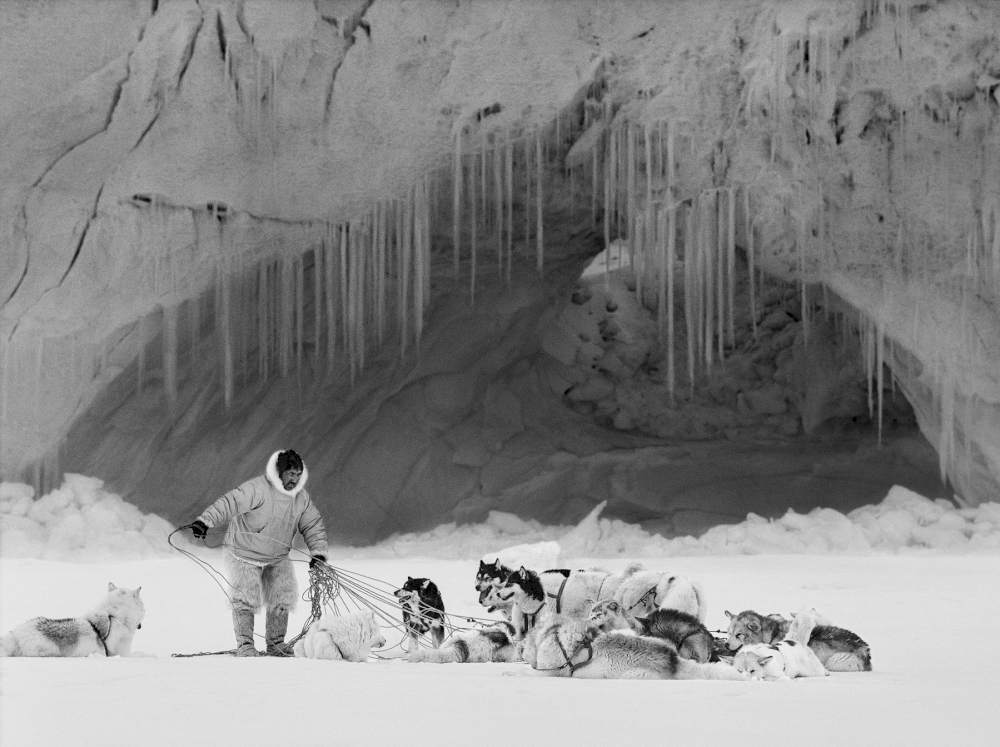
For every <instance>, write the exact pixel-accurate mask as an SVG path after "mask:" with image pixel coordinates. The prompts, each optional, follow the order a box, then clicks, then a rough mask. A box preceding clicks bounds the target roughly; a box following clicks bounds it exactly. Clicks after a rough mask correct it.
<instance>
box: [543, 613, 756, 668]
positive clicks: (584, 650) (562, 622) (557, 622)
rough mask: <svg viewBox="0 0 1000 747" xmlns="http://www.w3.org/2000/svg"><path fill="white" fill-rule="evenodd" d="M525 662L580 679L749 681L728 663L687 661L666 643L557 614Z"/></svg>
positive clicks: (544, 627)
mask: <svg viewBox="0 0 1000 747" xmlns="http://www.w3.org/2000/svg"><path fill="white" fill-rule="evenodd" d="M524 660H525V661H526V662H528V664H530V665H531V667H532V668H533V669H535V670H537V671H539V672H541V673H542V674H545V675H548V676H552V677H577V678H580V679H712V680H745V679H746V676H745V675H743V674H740V673H739V672H737V671H736V670H735V669H733V668H732V667H730V666H729V665H728V664H721V663H715V664H698V663H697V662H693V661H688V660H687V659H682V658H680V657H679V656H678V655H677V650H676V649H675V648H674V647H673V645H672V644H670V643H669V642H667V641H663V640H660V639H658V638H648V637H642V636H637V635H635V634H634V633H632V632H631V631H620V630H616V631H613V632H611V633H603V634H602V633H600V632H599V631H598V630H597V629H595V628H594V627H592V626H590V625H588V624H587V623H584V622H581V621H579V620H573V619H571V618H567V617H563V616H559V615H552V616H550V617H549V618H548V619H547V620H546V621H545V623H544V624H542V625H539V627H537V628H536V629H535V631H534V632H533V633H532V635H530V636H529V637H528V638H527V640H526V641H525V646H524Z"/></svg>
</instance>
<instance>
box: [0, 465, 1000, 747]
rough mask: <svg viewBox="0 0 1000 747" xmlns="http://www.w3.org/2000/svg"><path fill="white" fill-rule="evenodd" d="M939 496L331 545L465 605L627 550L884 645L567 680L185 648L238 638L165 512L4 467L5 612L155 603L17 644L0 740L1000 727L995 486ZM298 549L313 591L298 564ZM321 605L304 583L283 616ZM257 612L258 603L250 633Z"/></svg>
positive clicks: (398, 739)
mask: <svg viewBox="0 0 1000 747" xmlns="http://www.w3.org/2000/svg"><path fill="white" fill-rule="evenodd" d="M945 503H946V502H944V501H930V500H927V499H926V498H923V497H921V496H919V495H916V494H915V493H912V492H910V491H906V490H904V489H902V488H893V490H892V491H890V493H889V495H887V496H886V498H885V500H884V501H882V502H881V503H880V504H879V505H877V506H865V507H863V508H861V509H858V510H856V511H853V512H851V513H850V514H848V515H847V516H844V515H843V514H839V513H837V512H835V511H831V510H828V509H816V510H815V511H813V512H811V513H810V514H808V515H799V514H794V513H792V512H789V514H788V515H786V516H785V517H783V518H782V519H780V520H776V521H767V520H765V519H761V518H759V517H754V516H752V515H751V516H750V517H748V520H747V521H746V522H743V523H741V524H739V525H735V526H725V527H715V528H713V529H711V530H709V531H708V532H707V533H706V534H705V535H703V536H702V537H700V538H697V539H696V538H691V537H687V538H678V539H664V538H662V537H660V536H658V535H652V536H651V535H649V534H647V533H645V532H643V531H642V530H641V529H639V528H638V527H634V526H629V525H626V524H624V523H622V522H619V521H608V520H606V519H601V518H600V517H599V512H600V508H602V507H600V506H599V507H598V508H597V509H595V511H594V512H593V513H592V514H591V515H590V516H589V517H587V519H585V520H584V521H583V522H581V523H580V525H579V526H577V527H545V526H542V525H539V524H537V523H536V522H529V521H522V520H520V519H518V518H516V517H513V516H511V515H508V514H501V513H498V512H494V513H493V514H491V516H490V519H489V520H488V521H487V522H486V523H484V524H482V525H474V526H471V525H470V526H462V527H456V526H454V525H444V526H442V527H439V528H438V529H436V530H434V531H433V532H428V533H423V534H413V535H405V536H394V537H392V538H390V539H388V540H386V541H385V542H383V543H380V544H379V545H376V546H372V547H367V548H334V549H332V551H331V561H330V562H331V563H332V564H333V565H335V566H337V567H340V568H343V569H346V570H347V571H349V572H350V573H352V574H364V575H365V576H368V577H370V578H371V579H378V580H381V581H383V582H385V583H386V584H388V585H390V586H392V587H395V586H399V585H402V583H403V582H404V581H405V580H406V577H407V576H414V577H421V576H422V577H428V578H431V579H433V580H434V581H435V582H436V583H437V585H438V586H439V588H440V589H441V591H442V594H443V597H444V599H445V604H446V606H447V609H448V611H449V612H451V613H453V614H455V615H458V616H459V617H455V618H453V619H452V621H453V623H455V624H456V625H469V623H467V622H464V621H463V618H462V617H461V616H475V617H484V616H485V613H484V611H483V610H482V608H481V607H479V605H478V604H477V597H476V592H475V589H474V586H473V581H474V576H475V571H476V567H477V560H478V558H480V557H483V556H489V555H490V554H494V555H501V556H503V557H504V559H506V560H508V561H515V562H516V561H517V560H518V559H522V561H523V562H530V563H539V564H546V565H547V564H549V561H553V560H558V561H559V562H560V563H563V564H566V565H568V566H571V567H587V566H589V565H595V564H597V565H602V566H604V567H607V568H609V569H611V570H614V571H620V570H621V569H623V568H624V566H625V565H626V564H627V563H628V561H629V560H632V559H635V558H641V559H642V562H643V563H644V564H645V565H646V566H647V567H649V568H651V569H661V570H670V571H672V572H676V573H682V574H686V575H688V576H689V577H691V578H693V579H697V580H698V581H700V582H701V583H702V585H703V586H704V588H705V590H706V592H707V595H708V619H707V624H708V626H709V628H710V629H712V630H720V629H722V628H723V627H724V624H725V622H726V618H725V615H724V610H727V609H728V610H730V611H733V612H736V611H739V610H743V609H756V610H758V611H761V612H783V613H786V614H787V613H788V612H790V611H793V610H797V609H800V608H801V607H803V606H806V605H815V606H816V607H818V608H819V609H820V610H821V611H822V612H823V613H824V614H826V616H827V617H829V618H830V619H831V620H832V621H833V622H834V623H836V624H839V625H841V626H843V627H846V628H849V629H850V630H853V631H854V632H856V633H857V634H858V635H860V636H861V637H862V638H864V639H865V640H866V641H867V642H868V643H869V644H870V645H871V649H872V661H873V666H874V671H873V672H870V673H859V674H834V675H831V676H830V677H828V678H823V679H805V680H795V681H792V682H786V683H760V682H745V683H744V682H669V681H657V682H632V681H572V680H566V679H549V678H545V677H541V676H539V675H538V674H537V673H535V672H534V671H532V670H531V669H530V668H529V667H528V666H527V665H525V664H464V665H457V664H451V665H434V664H410V663H407V662H404V661H401V660H398V659H397V660H372V661H370V662H369V663H367V664H364V665H359V664H348V663H343V662H329V661H313V660H301V659H276V658H260V659H254V660H243V659H235V658H233V657H229V656H224V655H216V656H204V657H193V658H173V657H171V656H170V655H171V654H174V653H197V652H215V651H223V650H227V649H230V648H232V646H233V639H232V629H231V622H230V615H229V611H228V607H227V603H226V600H225V597H224V595H223V592H222V591H221V587H220V586H219V585H217V583H216V582H215V580H214V579H213V577H212V576H211V574H210V573H208V572H206V570H205V569H204V568H202V567H200V566H199V565H198V564H196V563H195V562H193V561H192V560H191V559H189V558H187V557H185V556H183V555H181V554H180V553H178V552H177V551H175V550H173V549H171V548H170V547H169V546H167V545H166V540H165V538H166V534H167V532H169V531H171V530H172V527H170V525H169V524H168V523H167V522H165V521H164V520H162V519H160V518H159V517H156V516H153V515H143V514H141V512H139V511H138V510H137V509H135V507H134V506H130V505H129V504H126V503H124V502H123V501H121V499H120V498H118V497H117V496H114V495H113V494H111V493H108V492H107V491H106V490H105V489H104V487H103V485H102V484H101V481H100V480H96V479H94V478H85V477H82V476H74V475H71V476H68V477H67V479H66V483H65V484H64V485H63V486H62V487H61V488H60V489H59V490H58V491H53V493H50V494H49V495H47V496H45V497H43V498H41V499H39V500H37V501H32V499H31V494H30V488H26V487H25V486H20V485H17V484H11V483H6V484H2V485H0V530H2V531H0V554H2V556H3V557H2V558H0V631H3V632H6V631H8V630H10V629H11V628H13V627H14V626H15V625H18V624H20V623H21V622H24V621H25V620H27V619H30V618H32V617H36V616H46V617H55V618H58V617H67V616H73V615H80V614H84V613H86V612H87V611H88V610H89V609H90V608H91V607H92V606H93V605H94V604H95V603H96V602H97V601H98V600H99V599H100V598H101V597H102V596H103V594H104V593H105V590H106V588H107V583H108V582H109V581H112V582H114V583H115V584H116V585H118V586H124V587H126V588H135V587H137V586H141V587H142V592H141V595H142V598H143V600H144V602H145V606H146V618H145V620H144V622H143V626H142V629H141V630H139V631H138V632H137V634H136V638H135V642H134V646H133V652H134V653H133V656H132V657H128V658H113V659H111V660H104V661H102V660H101V659H100V658H88V659H72V660H61V659H16V658H15V659H3V660H2V662H0V695H2V697H0V744H2V745H4V747H19V746H20V745H32V746H35V745H63V744H67V743H72V744H74V745H118V744H121V745H125V744H128V745H152V746H159V745H164V746H170V747H174V746H175V745H203V744H204V745H209V744H210V745H213V746H218V745H228V744H240V745H256V744H261V745H271V744H277V743H284V744H296V745H340V744H344V745H347V744H352V745H359V744H406V745H423V744H427V745H450V744H463V745H465V744H469V743H475V742H480V741H489V742H491V743H492V742H498V741H502V740H507V739H511V738H513V739H517V740H518V741H520V742H523V743H530V744H534V743H540V742H542V741H546V742H549V743H555V744H574V745H580V744H605V743H608V742H610V741H614V742H621V741H623V740H625V741H632V740H642V741H648V740H649V739H651V738H652V739H656V740H658V741H659V740H662V741H667V740H670V741H673V740H678V741H683V742H690V741H691V740H695V739H696V740H698V742H699V743H716V742H720V743H732V742H733V741H734V740H737V739H739V740H742V741H745V740H746V738H747V736H748V735H751V737H752V739H753V741H755V742H760V743H763V744H768V745H776V746H780V745H801V744H803V743H808V744H810V745H844V744H883V745H897V744H898V745H903V744H906V745H923V744H939V743H947V744H956V745H979V744H984V745H985V744H993V743H994V740H995V736H996V733H995V732H996V729H995V725H996V718H995V706H996V703H997V699H998V696H1000V670H998V667H997V664H998V662H997V656H996V655H995V654H994V653H992V652H993V651H995V645H994V642H993V638H994V635H993V631H994V630H995V620H996V619H997V617H998V615H1000V586H998V584H997V583H996V579H997V577H998V574H1000V505H998V504H984V505H982V506H979V507H978V508H976V509H965V508H955V507H951V506H946V505H945ZM31 527H34V528H31ZM185 536H189V535H186V533H185ZM115 537H118V540H115ZM181 537H182V535H181V534H178V535H174V541H175V543H176V544H177V545H178V546H179V547H181V548H183V549H185V550H188V551H193V552H194V553H195V555H196V556H197V557H198V558H200V559H202V560H205V561H207V562H208V563H210V564H211V565H212V566H214V567H215V568H221V557H220V553H221V550H219V549H210V548H205V547H196V546H195V545H194V544H193V542H192V541H190V540H189V539H186V538H185V539H181ZM81 538H82V539H81ZM518 545H520V547H518ZM292 556H293V558H302V557H303V555H302V554H300V553H298V552H293V554H292ZM736 556H739V557H736ZM296 568H297V572H298V575H299V580H300V585H301V587H302V588H303V589H304V588H305V586H306V583H307V571H306V564H305V563H304V562H302V563H299V564H297V566H296ZM308 613H309V605H308V604H307V603H302V604H300V606H299V608H298V610H296V612H295V613H294V614H293V616H292V619H291V624H290V627H289V630H290V635H291V634H293V633H295V632H297V631H298V630H299V629H301V627H302V625H303V623H304V622H305V620H306V619H307V617H308ZM263 624H264V620H263V615H259V616H258V618H257V627H258V633H262V632H263ZM384 633H385V636H386V638H387V639H388V641H389V643H388V646H387V648H389V653H392V652H398V648H391V647H393V646H395V644H397V642H398V641H399V638H400V634H399V633H398V632H397V631H395V630H393V629H388V628H386V629H384ZM957 642H961V643H962V646H961V647H959V646H957V645H956V643H957ZM258 646H261V644H260V643H258Z"/></svg>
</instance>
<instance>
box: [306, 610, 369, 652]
mask: <svg viewBox="0 0 1000 747" xmlns="http://www.w3.org/2000/svg"><path fill="white" fill-rule="evenodd" d="M384 645H385V638H383V637H382V629H381V627H380V626H379V624H378V620H376V619H375V613H374V612H372V611H371V610H364V611H362V612H352V613H351V614H349V615H323V616H322V617H321V618H320V619H319V620H317V621H316V622H314V623H313V624H312V625H310V626H309V630H307V631H306V634H305V635H304V636H302V638H300V639H299V640H298V641H296V642H295V647H294V651H295V655H296V656H299V657H303V658H307V659H342V660H344V661H356V662H362V661H367V660H368V656H369V654H371V650H372V648H382V646H384Z"/></svg>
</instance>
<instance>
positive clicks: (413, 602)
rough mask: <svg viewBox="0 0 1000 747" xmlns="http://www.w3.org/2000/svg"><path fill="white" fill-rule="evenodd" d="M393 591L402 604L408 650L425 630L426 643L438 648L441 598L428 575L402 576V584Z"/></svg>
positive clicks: (441, 626) (442, 635) (440, 638)
mask: <svg viewBox="0 0 1000 747" xmlns="http://www.w3.org/2000/svg"><path fill="white" fill-rule="evenodd" d="M394 594H395V595H396V598H397V599H398V600H399V602H400V605H401V606H402V608H403V625H404V626H405V627H406V635H407V642H408V644H409V645H407V646H406V648H407V649H408V650H411V651H412V650H414V649H416V648H417V647H418V646H419V645H420V636H422V635H424V634H425V633H427V634H428V638H429V639H430V644H431V646H432V647H434V648H440V646H441V642H442V641H443V640H444V600H443V599H441V592H439V591H438V587H437V585H436V584H435V583H434V582H433V581H431V580H430V579H429V578H413V577H411V576H407V577H406V583H405V584H403V588H401V589H397V590H396V591H395V592H394Z"/></svg>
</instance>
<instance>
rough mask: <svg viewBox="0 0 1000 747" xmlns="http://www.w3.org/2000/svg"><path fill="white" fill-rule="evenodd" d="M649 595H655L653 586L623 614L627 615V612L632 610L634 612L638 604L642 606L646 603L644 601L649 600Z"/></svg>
mask: <svg viewBox="0 0 1000 747" xmlns="http://www.w3.org/2000/svg"><path fill="white" fill-rule="evenodd" d="M650 594H656V586H653V588H651V589H650V590H649V591H647V592H646V593H645V594H643V595H642V596H641V597H639V599H638V600H636V602H635V604H633V605H632V606H631V607H629V608H628V609H627V610H625V614H628V613H629V612H631V611H632V610H634V609H635V608H636V607H638V606H639V605H640V604H644V603H645V602H646V600H647V599H649V595H650Z"/></svg>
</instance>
